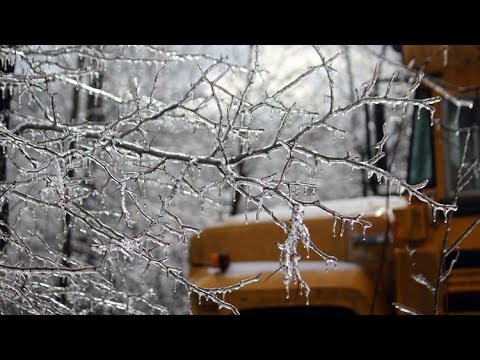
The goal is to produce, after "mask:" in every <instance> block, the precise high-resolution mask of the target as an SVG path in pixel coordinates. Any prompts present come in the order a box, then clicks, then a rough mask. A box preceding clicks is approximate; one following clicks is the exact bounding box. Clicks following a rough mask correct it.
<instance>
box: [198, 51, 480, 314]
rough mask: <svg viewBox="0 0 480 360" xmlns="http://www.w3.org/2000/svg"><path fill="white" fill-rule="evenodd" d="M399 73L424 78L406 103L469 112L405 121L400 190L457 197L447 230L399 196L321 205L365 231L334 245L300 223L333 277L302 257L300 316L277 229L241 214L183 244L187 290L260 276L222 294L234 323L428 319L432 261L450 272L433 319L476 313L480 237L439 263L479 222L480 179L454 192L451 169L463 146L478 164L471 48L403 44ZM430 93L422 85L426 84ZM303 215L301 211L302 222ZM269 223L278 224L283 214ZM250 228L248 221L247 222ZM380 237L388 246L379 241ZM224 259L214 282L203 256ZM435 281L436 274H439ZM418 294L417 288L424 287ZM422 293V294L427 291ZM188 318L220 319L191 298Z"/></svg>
mask: <svg viewBox="0 0 480 360" xmlns="http://www.w3.org/2000/svg"><path fill="white" fill-rule="evenodd" d="M401 51H402V56H403V62H404V64H405V65H409V66H410V67H411V70H412V71H422V72H424V73H425V74H426V79H427V80H428V79H430V80H431V83H433V84H437V85H441V86H439V87H438V86H433V89H432V86H425V85H421V86H420V87H419V89H418V90H417V94H416V96H418V97H421V98H426V97H429V96H436V95H440V96H442V97H445V95H447V97H448V95H453V96H455V99H461V100H468V101H471V106H466V107H458V106H457V105H456V104H455V102H452V101H449V100H446V99H444V100H442V101H441V102H440V103H438V104H436V105H435V110H436V111H435V118H436V119H435V121H434V125H433V126H431V123H430V117H429V113H428V112H426V111H425V113H423V112H422V111H423V110H420V111H419V112H417V111H418V110H417V111H415V113H414V116H413V117H414V118H413V119H412V135H411V139H410V150H409V151H410V153H409V171H408V179H407V180H408V182H409V183H410V184H416V183H420V182H422V181H424V180H426V179H428V180H429V183H428V186H427V187H426V188H425V189H423V190H422V191H424V192H425V193H428V195H429V196H430V197H431V198H432V199H434V200H435V201H438V202H440V203H452V202H453V200H454V198H455V195H458V200H457V204H458V210H457V211H456V212H455V213H454V214H453V216H452V219H451V222H450V224H449V225H450V231H449V233H448V237H446V239H445V242H444V238H445V233H446V226H447V224H446V223H444V221H443V217H442V216H440V215H437V218H438V219H436V221H434V218H433V213H432V211H431V209H430V207H429V205H428V204H426V203H424V202H420V201H418V200H416V199H415V198H413V199H412V200H411V202H409V200H408V197H399V196H391V197H390V198H389V199H388V204H387V197H385V196H368V197H362V198H356V199H343V200H333V201H327V202H325V205H326V206H328V207H330V208H332V209H334V210H338V211H339V212H341V213H343V214H345V215H357V214H359V213H362V212H364V213H365V217H364V218H365V220H368V221H370V222H371V223H372V227H371V228H369V229H368V231H367V236H366V238H365V239H364V238H363V234H362V230H361V229H357V227H354V228H353V229H351V228H350V227H346V228H345V232H344V235H343V237H339V236H338V234H339V228H340V224H337V230H336V236H335V237H334V234H333V231H332V228H333V226H334V223H333V221H334V219H333V218H332V216H330V215H328V214H326V213H324V212H322V211H321V210H317V209H307V210H306V213H305V224H306V225H307V226H308V228H309V230H310V234H311V238H312V240H313V241H314V242H315V244H316V245H317V246H318V247H319V248H320V249H322V250H323V251H325V252H326V253H328V254H330V255H333V256H335V257H337V258H338V260H339V263H338V264H337V266H336V268H333V267H332V266H331V265H329V264H327V263H325V262H324V261H320V259H319V258H314V257H313V256H311V257H310V258H309V259H307V258H306V256H303V255H305V254H303V255H302V261H301V264H300V269H301V271H302V277H303V279H304V280H305V281H306V282H307V283H308V285H309V286H310V288H311V292H310V295H309V304H308V306H307V304H306V299H305V296H304V295H301V294H300V293H299V292H298V289H297V288H296V286H295V285H293V284H292V286H291V289H290V294H291V295H290V297H289V298H288V299H287V298H286V296H285V295H286V293H285V285H284V282H283V273H282V272H281V271H277V270H278V268H279V261H278V259H279V250H278V247H277V242H282V241H283V240H284V237H285V234H284V233H283V230H282V229H280V228H279V227H278V226H277V225H275V224H274V223H273V222H272V221H271V220H269V219H268V218H267V216H265V217H264V218H263V217H261V218H260V221H258V222H254V223H250V224H248V225H246V224H245V222H244V215H243V214H242V215H238V216H233V217H232V218H230V219H228V220H226V221H224V222H222V223H219V224H218V225H216V226H213V227H211V228H208V229H206V230H205V231H204V232H203V233H202V235H201V237H200V238H197V237H194V238H192V239H191V241H190V253H189V265H190V271H189V280H190V281H192V282H193V283H195V284H197V285H199V286H203V287H208V288H216V287H222V286H228V285H232V284H234V283H236V282H238V281H240V280H242V279H245V278H247V277H250V276H253V275H256V274H259V273H261V274H262V275H261V277H260V280H259V281H258V282H256V283H252V284H249V285H248V286H245V287H243V288H241V289H240V290H238V291H234V292H232V293H229V294H227V295H226V301H228V302H230V303H232V304H233V305H235V306H236V307H237V308H238V309H239V310H240V312H241V313H242V314H255V313H278V314H289V313H312V314H396V313H404V311H400V310H399V306H394V304H401V308H402V309H407V308H409V309H412V310H415V312H418V313H422V314H433V313H434V312H435V310H434V305H435V301H434V298H435V296H434V291H433V289H432V287H435V285H436V281H437V278H438V274H439V267H440V261H441V258H442V257H444V261H443V264H442V265H443V268H444V270H445V271H446V270H448V269H449V268H451V269H452V271H451V273H450V274H449V276H448V277H447V278H446V280H445V281H443V282H442V283H441V285H440V287H439V292H438V297H437V298H438V302H437V303H438V313H439V314H469V313H476V312H480V228H479V227H476V228H474V230H473V231H471V232H470V233H469V234H468V236H466V237H465V238H464V240H463V241H462V242H461V244H460V246H459V247H458V249H456V250H455V251H452V252H451V253H449V254H448V256H445V255H443V256H442V255H441V254H442V249H448V248H449V247H450V246H451V245H452V244H454V242H455V241H457V239H459V238H460V237H461V236H462V234H463V233H464V232H465V231H466V230H467V229H468V228H469V226H470V225H471V224H472V223H473V222H474V221H475V220H476V219H477V217H478V216H479V215H480V177H479V175H478V171H477V169H478V167H475V166H473V167H472V169H471V171H470V173H469V177H471V179H470V182H469V183H468V185H466V186H465V187H464V188H463V189H462V190H461V191H460V192H457V191H456V190H457V184H458V178H457V174H458V170H459V167H460V166H461V161H462V156H463V149H465V142H466V141H467V140H468V141H469V143H468V148H467V149H468V151H467V152H466V154H465V157H466V160H471V161H473V160H474V159H475V158H476V157H478V155H480V132H479V126H480V104H479V91H480V87H479V85H480V46H473V45H450V46H441V45H403V46H402V47H401ZM430 85H431V84H430ZM309 211H310V212H309ZM279 217H280V218H282V219H283V220H285V221H287V220H288V219H289V217H290V214H289V213H288V212H285V214H283V217H282V214H281V213H280V214H279ZM251 218H255V215H254V214H252V216H251ZM386 234H388V236H386ZM219 253H221V254H225V255H224V256H226V257H228V258H229V260H230V261H231V262H230V265H229V266H228V268H226V270H225V271H224V272H222V271H218V269H216V268H214V267H212V266H210V265H209V264H211V263H212V262H211V258H212V256H213V257H215V256H218V254H219ZM445 271H443V272H445ZM422 283H423V284H422ZM425 284H426V285H425ZM191 309H192V312H193V314H230V313H231V312H230V311H228V310H226V309H221V310H219V309H218V306H217V305H216V304H213V303H212V302H209V301H205V300H204V301H202V302H200V304H199V302H198V298H196V297H195V296H192V298H191Z"/></svg>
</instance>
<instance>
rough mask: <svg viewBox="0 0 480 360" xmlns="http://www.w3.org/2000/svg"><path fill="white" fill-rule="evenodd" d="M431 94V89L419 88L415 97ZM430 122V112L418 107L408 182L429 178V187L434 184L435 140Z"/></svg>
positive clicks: (414, 123) (414, 118) (415, 116)
mask: <svg viewBox="0 0 480 360" xmlns="http://www.w3.org/2000/svg"><path fill="white" fill-rule="evenodd" d="M430 96H431V91H430V90H429V89H421V88H419V89H418V90H417V92H416V96H415V97H416V98H420V99H423V98H427V97H430ZM430 124H431V120H430V112H428V110H425V109H418V108H417V107H416V108H415V109H414V113H413V119H412V137H411V143H410V157H409V161H408V182H409V183H410V184H418V183H421V182H423V181H425V180H427V179H428V180H429V181H428V185H427V187H429V186H433V185H434V172H433V142H432V127H431V126H430Z"/></svg>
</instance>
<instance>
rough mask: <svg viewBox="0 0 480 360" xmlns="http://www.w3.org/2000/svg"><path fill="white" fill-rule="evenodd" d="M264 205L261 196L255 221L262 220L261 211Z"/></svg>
mask: <svg viewBox="0 0 480 360" xmlns="http://www.w3.org/2000/svg"><path fill="white" fill-rule="evenodd" d="M262 205H263V196H261V197H260V200H259V201H258V205H257V214H256V215H255V221H256V222H258V221H259V220H260V211H261V210H262Z"/></svg>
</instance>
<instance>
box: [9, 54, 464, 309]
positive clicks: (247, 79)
mask: <svg viewBox="0 0 480 360" xmlns="http://www.w3.org/2000/svg"><path fill="white" fill-rule="evenodd" d="M311 50H313V51H314V52H315V53H316V54H317V56H318V61H317V64H316V65H315V66H312V67H309V68H308V69H306V70H304V71H302V72H300V74H299V75H297V76H296V77H295V78H293V79H290V80H289V81H288V82H287V83H286V85H282V86H280V87H279V88H277V89H275V91H273V92H272V91H270V92H269V93H270V94H269V93H267V92H266V91H263V92H262V91H259V89H261V84H262V83H264V82H265V81H267V80H266V79H268V75H266V72H265V71H263V70H262V68H261V63H260V51H261V50H260V48H259V47H252V51H251V53H252V54H251V57H250V61H249V64H248V65H239V64H236V63H234V62H232V61H230V60H228V59H226V58H224V57H221V56H213V55H208V54H200V53H195V54H182V53H180V52H176V51H171V50H168V49H166V48H163V47H159V46H138V47H133V46H100V47H99V46H11V47H7V46H1V47H0V61H1V62H0V67H1V64H4V63H9V64H10V63H15V66H16V71H15V72H13V73H6V72H2V71H0V92H1V93H2V94H3V96H11V98H12V104H13V105H12V106H11V110H10V112H9V116H10V125H9V126H8V127H6V126H3V125H1V126H0V143H1V146H2V147H3V149H4V156H5V157H6V159H7V161H8V163H9V171H10V172H11V175H9V177H8V179H7V180H6V181H4V182H3V183H2V184H0V196H1V197H0V202H2V203H3V202H4V201H8V203H9V206H10V207H11V210H10V217H9V220H8V222H7V221H6V220H4V221H3V225H4V226H5V228H6V229H7V230H6V231H4V232H3V233H2V239H3V240H4V241H5V247H4V249H3V253H2V255H1V256H0V274H1V276H0V299H1V300H0V301H2V302H3V305H2V303H0V308H2V307H3V308H9V307H13V308H16V309H22V311H25V312H28V313H41V314H50V313H89V312H105V311H107V312H108V311H112V312H127V313H152V312H155V311H158V312H160V313H163V312H165V311H166V309H165V308H164V307H163V306H161V305H159V304H158V298H157V296H156V294H155V291H154V289H153V288H148V286H145V287H144V288H143V290H142V291H136V292H134V291H132V290H130V289H129V286H128V276H130V275H131V274H129V272H133V270H134V268H135V269H142V276H146V274H147V273H148V272H149V271H150V270H151V269H152V268H155V269H157V270H160V271H161V272H162V273H163V275H164V276H166V277H169V278H170V277H171V278H172V279H173V281H174V289H176V288H175V285H176V284H177V283H179V284H181V285H183V286H184V287H185V289H186V291H187V294H191V293H196V294H197V295H198V298H199V300H200V301H201V300H202V298H203V299H205V300H206V301H212V302H214V303H216V304H218V306H219V307H224V308H227V309H230V310H231V311H232V312H234V313H237V312H238V311H237V309H236V308H235V306H233V305H232V304H229V303H228V302H226V301H225V299H224V296H225V294H226V293H228V292H231V291H235V290H238V289H239V288H241V287H243V286H246V285H248V284H250V283H252V282H255V281H257V280H258V277H252V278H250V279H245V280H243V281H241V282H240V283H238V284H232V285H231V286H229V287H226V288H219V289H207V288H202V287H199V286H197V285H195V284H192V283H190V282H189V281H188V280H187V279H186V277H185V276H184V273H183V271H182V269H181V268H180V267H178V266H175V265H172V264H171V262H170V253H169V249H170V248H171V247H172V246H173V245H174V244H182V245H184V246H185V247H186V246H187V243H188V238H189V237H191V236H200V231H201V229H200V228H199V227H198V226H197V225H192V224H189V223H188V222H187V221H185V217H184V216H183V213H182V212H181V211H179V210H178V209H179V206H180V205H179V204H180V203H184V202H187V203H188V204H191V205H189V206H190V207H191V208H192V209H196V211H204V209H205V207H211V206H223V205H224V200H223V199H222V196H223V198H229V199H234V198H235V196H234V195H232V194H233V193H235V192H238V193H240V194H241V196H242V197H243V198H245V200H246V204H247V206H246V210H247V208H248V207H249V206H254V207H255V208H256V209H257V220H258V216H259V214H260V212H262V211H264V212H266V213H267V214H268V215H270V217H271V218H272V219H273V221H274V222H275V223H276V224H277V225H278V226H280V227H281V228H282V229H283V230H284V232H285V240H284V241H283V242H282V241H281V239H279V248H280V250H281V257H280V261H281V264H282V265H283V270H284V272H285V278H284V279H285V286H286V288H287V293H288V288H289V285H290V282H291V281H292V280H293V281H296V282H298V283H299V284H300V285H301V288H302V289H303V290H304V291H305V293H306V295H308V292H309V288H308V284H306V283H305V281H304V280H303V279H302V277H301V273H300V271H299V267H298V261H299V260H300V255H299V254H298V251H297V249H298V247H299V246H304V247H305V248H306V249H307V251H308V250H312V251H313V252H314V253H316V254H317V255H319V256H321V257H322V258H323V259H325V260H326V261H327V263H332V264H335V262H336V259H335V258H333V257H331V256H329V255H328V254H325V253H324V252H323V251H322V250H321V249H319V248H317V247H316V246H315V244H313V242H312V241H311V239H310V235H309V231H308V229H307V227H306V226H305V224H304V222H303V216H304V209H305V208H307V207H316V208H320V209H322V210H324V211H326V212H327V213H329V214H330V215H331V216H332V218H333V219H334V220H335V222H334V224H335V225H336V224H337V221H338V222H340V224H341V226H340V234H339V235H340V236H342V235H343V232H344V227H345V226H346V225H347V224H350V225H351V226H352V227H353V226H354V225H357V226H359V227H360V228H361V229H362V231H363V233H364V234H365V231H366V229H368V227H370V226H371V224H370V223H369V222H368V221H366V220H364V219H363V218H362V217H363V214H358V215H356V216H347V215H343V214H341V213H338V212H337V211H335V210H333V209H330V208H328V207H326V206H325V205H324V204H323V203H322V200H321V199H320V198H318V196H316V195H315V191H316V188H317V182H316V181H315V179H316V176H318V173H319V172H320V171H321V168H322V166H323V165H327V166H330V165H332V164H334V165H342V166H346V167H349V168H351V169H352V171H353V170H354V169H357V170H358V171H364V172H366V173H367V174H368V176H369V177H371V176H373V175H375V176H376V177H377V179H378V182H379V183H381V182H382V181H383V182H385V184H388V186H389V187H390V189H389V190H391V188H394V190H395V191H396V192H398V193H399V194H401V193H403V192H405V191H406V192H408V193H409V194H410V196H414V197H416V198H418V199H420V200H422V201H424V202H426V203H428V204H429V205H430V206H431V207H432V209H433V212H434V214H435V213H436V212H437V211H441V212H443V213H444V215H447V214H448V213H449V212H450V211H454V210H455V209H456V206H455V205H445V204H440V203H437V202H435V201H433V200H432V199H430V198H428V197H426V196H425V195H424V194H423V193H422V192H421V191H420V190H421V189H422V188H423V187H424V186H425V185H426V183H421V184H408V183H406V182H405V181H403V180H401V179H399V178H397V177H396V176H394V175H393V174H391V173H390V172H388V171H386V170H384V169H382V168H380V167H378V166H377V165H376V164H377V162H378V161H379V160H380V159H381V158H382V157H383V156H384V154H385V153H384V145H385V142H386V141H387V138H388V135H387V134H386V128H385V129H384V139H383V140H382V141H381V142H379V143H378V144H376V147H375V149H376V153H375V155H374V156H373V157H371V158H370V159H367V160H360V158H359V157H358V156H356V155H355V154H351V153H349V152H346V153H345V154H344V155H342V156H331V155H328V154H326V153H325V152H324V149H323V148H322V144H321V143H312V142H311V141H309V140H308V139H309V136H311V135H312V134H317V133H319V132H330V133H332V140H333V141H335V137H336V135H337V136H338V135H341V136H342V138H343V136H344V133H345V130H343V129H341V128H340V127H339V126H338V125H337V124H336V121H335V120H336V119H337V118H338V117H340V116H346V115H348V114H350V113H352V112H355V111H357V110H358V109H361V108H362V107H363V106H365V105H367V106H371V105H375V104H384V105H387V106H391V107H392V108H396V107H399V108H405V107H406V106H414V107H419V108H423V109H426V110H428V111H429V112H430V114H431V117H432V121H433V113H434V108H433V106H432V105H433V104H434V103H436V102H438V101H440V98H437V97H435V98H428V99H414V98H413V97H412V93H413V91H414V90H415V88H416V87H417V86H418V85H419V82H420V81H421V77H420V78H417V80H418V81H416V82H414V83H413V85H412V86H411V88H410V89H409V91H408V92H407V93H406V94H404V95H395V94H394V92H395V91H394V89H393V87H394V83H393V78H392V81H391V82H390V84H389V85H388V88H387V90H386V92H385V93H384V94H382V95H376V94H374V93H372V89H373V87H374V85H375V83H376V81H377V80H378V72H375V74H374V75H373V78H372V79H371V81H370V82H368V83H366V84H365V85H364V86H363V87H362V88H361V89H360V90H359V92H357V98H356V99H355V101H353V102H352V103H349V104H347V105H339V104H337V102H336V97H335V87H336V82H335V76H336V70H335V67H334V65H335V62H336V61H338V59H340V58H341V54H336V55H333V56H331V57H328V56H326V55H325V54H324V53H323V52H322V50H321V49H320V47H318V46H313V47H312V48H311ZM188 64H190V65H192V66H191V72H192V74H194V75H192V76H193V77H196V78H195V79H194V80H193V81H191V82H190V83H189V84H188V86H186V87H185V88H184V89H183V90H182V92H181V94H180V95H178V94H177V95H176V96H174V97H173V98H172V97H167V96H164V95H163V93H162V87H165V83H166V82H167V81H168V78H169V76H172V71H173V70H171V69H172V68H174V67H175V66H183V65H188ZM119 69H129V71H128V73H133V74H135V73H138V74H141V71H140V70H139V69H143V72H145V71H146V70H145V69H147V70H148V72H147V73H148V74H149V76H148V78H142V77H141V76H140V75H139V77H134V78H130V79H126V80H125V81H124V82H123V83H121V84H119V83H115V82H114V81H118V82H120V80H118V79H121V78H122V76H124V77H125V76H126V75H125V74H122V73H121V71H119ZM178 71H180V70H178ZM321 72H323V75H322V73H321ZM277 75H278V74H277ZM313 75H318V76H326V79H327V92H328V95H327V96H326V97H327V98H328V100H327V104H328V106H327V109H323V107H312V108H309V109H307V108H305V107H302V108H297V106H296V103H295V102H291V101H290V102H289V101H288V97H287V96H286V95H288V94H289V93H292V92H293V90H294V89H295V87H296V86H297V85H298V84H299V83H301V82H302V81H304V80H305V79H306V78H308V77H311V76H313ZM108 77H110V78H111V79H112V78H113V79H114V80H111V82H112V83H113V86H112V85H111V84H110V86H108V83H107V78H108ZM99 79H104V86H103V87H102V86H98V80H99ZM232 84H236V85H238V84H242V86H241V87H240V88H239V87H238V86H233V85H232ZM69 94H71V95H69ZM82 94H83V95H82ZM74 96H77V97H80V98H81V97H82V96H84V98H85V97H89V98H92V99H94V102H93V103H96V102H99V101H101V102H102V104H103V105H102V106H103V107H102V111H103V113H104V118H103V121H91V120H88V114H86V113H85V111H83V112H82V111H79V110H78V109H76V108H78V107H80V105H81V104H82V101H80V100H78V99H77V103H76V105H72V103H73V104H75V102H73V100H72V98H73V97H74ZM83 103H89V102H87V101H84V102H83ZM86 106H87V110H86V111H87V112H88V110H91V108H89V107H88V106H89V105H86ZM172 139H177V144H172V141H171V140H172ZM178 142H180V143H181V144H178ZM237 145H239V146H237ZM273 157H276V158H277V159H278V158H280V159H281V160H280V161H279V160H275V162H274V161H273V160H272V158H273ZM252 162H255V163H258V164H265V162H267V163H269V164H270V166H269V167H268V168H272V169H274V170H272V173H271V174H270V175H268V176H263V177H258V176H249V175H244V174H241V173H239V172H238V171H237V169H238V167H239V165H240V164H242V163H252ZM262 166H263V165H262ZM275 169H276V170H275ZM298 174H303V175H304V176H303V178H300V177H299V176H296V175H298ZM274 203H275V204H278V203H282V204H284V205H287V206H289V207H290V209H291V224H290V226H289V225H287V224H286V223H285V222H284V221H282V220H281V219H279V218H278V217H277V216H276V215H275V213H274V212H273V211H272V206H271V204H274ZM197 205H198V206H199V208H197V207H196V206H197ZM192 211H193V210H192ZM247 220H248V219H247ZM335 225H334V228H333V232H334V235H336V226H335ZM55 227H57V228H55ZM72 233H73V234H74V235H72ZM75 234H76V235H75ZM73 243H75V244H77V245H75V246H74V245H72V244H73ZM67 245H68V246H67ZM72 247H74V248H75V247H76V250H75V251H73V250H71V249H72ZM69 249H70V250H69ZM74 253H75V254H74ZM174 291H175V290H174ZM105 309H110V310H105Z"/></svg>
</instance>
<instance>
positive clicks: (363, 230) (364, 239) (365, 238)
mask: <svg viewBox="0 0 480 360" xmlns="http://www.w3.org/2000/svg"><path fill="white" fill-rule="evenodd" d="M366 232H367V227H366V226H362V241H363V242H365V241H367V236H366V235H367V234H366Z"/></svg>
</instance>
